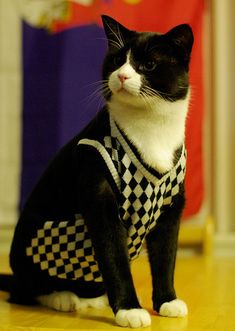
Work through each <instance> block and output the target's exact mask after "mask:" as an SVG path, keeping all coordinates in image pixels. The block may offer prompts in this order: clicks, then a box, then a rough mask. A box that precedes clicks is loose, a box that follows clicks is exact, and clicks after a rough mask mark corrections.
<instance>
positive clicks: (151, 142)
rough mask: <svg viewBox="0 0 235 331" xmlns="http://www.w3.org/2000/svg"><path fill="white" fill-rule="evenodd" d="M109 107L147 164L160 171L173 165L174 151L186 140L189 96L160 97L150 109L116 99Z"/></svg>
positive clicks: (165, 170)
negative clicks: (177, 99)
mask: <svg viewBox="0 0 235 331" xmlns="http://www.w3.org/2000/svg"><path fill="white" fill-rule="evenodd" d="M109 109H110V113H111V115H112V116H113V118H114V120H115V121H116V122H117V123H118V125H119V126H120V127H121V129H122V130H123V131H124V132H125V133H126V135H127V136H128V139H129V140H130V141H131V142H132V143H133V145H134V146H135V147H136V148H137V150H138V152H139V154H140V156H141V158H142V160H143V161H144V162H145V163H146V164H148V165H149V166H151V167H152V168H154V169H156V170H157V171H158V172H160V173H165V172H167V171H169V170H170V169H171V168H172V167H173V161H174V154H175V151H176V149H177V148H179V147H180V146H181V145H182V144H183V143H184V137H185V120H186V115H187V109H188V98H186V99H185V100H179V101H176V102H169V101H165V100H161V99H159V100H158V101H157V100H156V106H155V108H154V107H152V108H151V109H147V108H144V107H143V108H138V107H137V108H135V107H134V106H133V107H131V106H130V105H123V104H122V105H121V104H120V103H119V102H116V101H115V99H113V100H112V102H111V103H110V104H109Z"/></svg>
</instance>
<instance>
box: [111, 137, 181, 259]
mask: <svg viewBox="0 0 235 331" xmlns="http://www.w3.org/2000/svg"><path fill="white" fill-rule="evenodd" d="M114 141H115V140H114V139H113V138H110V139H108V137H106V140H105V143H106V144H107V147H108V148H107V151H108V152H109V154H110V156H111V158H112V160H113V162H115V164H117V166H118V169H119V174H120V181H121V185H120V187H121V197H120V209H119V210H120V218H121V219H122V221H123V222H124V224H125V226H126V227H127V229H128V251H129V256H130V259H134V258H136V257H137V256H138V255H139V253H140V250H141V247H142V244H143V242H144V239H145V236H146V235H147V233H148V232H149V231H150V230H151V229H152V228H153V227H154V226H155V225H156V222H157V219H158V218H159V216H160V215H161V212H162V209H163V207H164V206H167V205H170V204H171V202H172V199H173V197H174V196H175V195H177V194H178V193H179V190H180V184H182V182H183V180H184V177H185V164H186V155H185V150H184V147H183V151H182V155H181V158H180V160H179V162H178V163H177V165H176V166H175V167H174V168H173V169H172V170H171V171H169V172H168V173H167V174H166V175H164V176H163V177H162V178H160V179H158V178H157V177H155V182H153V180H149V179H148V178H146V173H148V170H147V169H144V168H143V167H141V168H142V169H140V167H139V168H138V167H137V166H136V164H135V162H133V160H132V159H131V158H130V155H128V153H126V151H124V149H123V147H122V146H121V145H119V146H118V153H117V151H116V150H115V149H116V143H113V142H114ZM143 169H144V171H143ZM151 179H153V176H152V174H151Z"/></svg>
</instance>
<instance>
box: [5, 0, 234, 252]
mask: <svg viewBox="0 0 235 331" xmlns="http://www.w3.org/2000/svg"><path fill="white" fill-rule="evenodd" d="M101 14H107V15H110V16H112V17H114V18H115V19H116V20H118V21H120V22H121V23H122V24H123V25H125V26H127V27H128V28H130V29H134V30H139V31H158V32H162V33H165V32H167V31H168V30H169V29H171V28H172V27H173V26H175V25H177V24H181V23H189V24H190V25H191V26H192V28H193V31H194V36H195V44H194V48H193V54H192V60H191V68H190V69H191V70H190V81H191V87H192V100H191V105H190V111H189V116H188V122H187V137H186V143H187V149H188V166H187V177H186V195H187V205H186V210H185V213H184V216H183V220H182V226H183V232H182V236H181V240H182V243H184V244H185V243H186V244H189V245H190V244H197V245H200V244H202V246H203V245H204V246H205V243H204V241H205V237H207V239H206V240H209V242H210V245H212V242H213V241H214V246H211V248H210V249H209V251H210V250H211V249H212V247H214V249H213V251H214V252H215V253H216V254H230V255H231V254H234V252H235V222H234V218H235V203H234V197H235V172H234V169H235V156H234V152H235V110H234V101H235V100H234V96H235V91H234V86H235V61H234V58H235V38H234V35H233V34H234V31H235V23H234V22H235V2H234V1H233V0H224V1H219V0H80V1H79V0H76V1H75V0H74V1H63V0H0V16H1V17H0V22H1V23H0V254H2V253H6V252H8V250H9V245H10V241H11V238H12V233H13V229H14V226H15V224H16V222H17V219H18V215H19V212H20V209H21V208H22V206H23V204H24V202H25V200H26V198H27V196H28V195H29V194H30V192H31V190H32V188H33V186H34V185H35V183H36V182H37V180H38V178H39V176H40V175H41V174H42V172H43V170H44V169H45V167H46V165H47V164H48V162H49V160H50V159H51V158H52V157H53V155H54V154H55V153H56V152H57V151H58V149H59V148H60V147H61V146H63V145H64V144H65V143H66V142H67V141H68V140H69V139H70V138H71V137H72V136H73V135H75V134H76V133H77V132H78V131H80V130H81V129H82V128H83V127H84V126H85V125H86V123H88V122H89V120H90V119H91V118H92V117H93V116H94V115H95V114H96V113H97V112H98V110H99V109H100V107H101V106H102V104H103V100H102V98H101V96H100V95H99V94H98V92H97V91H98V89H99V85H98V83H97V82H98V81H99V80H100V79H101V65H102V59H103V57H104V55H105V51H106V40H105V37H104V32H103V28H102V26H101V20H100V15H101ZM58 180H59V178H58ZM191 230H193V231H191ZM208 234H209V239H208Z"/></svg>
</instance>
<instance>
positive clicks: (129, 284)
mask: <svg viewBox="0 0 235 331" xmlns="http://www.w3.org/2000/svg"><path fill="white" fill-rule="evenodd" d="M103 22H104V27H105V31H106V35H107V38H108V43H109V50H108V53H107V56H106V58H105V60H104V65H103V79H104V80H105V79H108V77H109V75H110V73H112V72H113V71H114V70H116V69H117V68H118V67H120V66H121V65H122V64H124V62H125V60H126V52H127V50H129V49H131V51H132V58H131V65H132V66H133V67H134V69H135V70H136V71H137V72H139V73H141V74H142V75H144V77H145V79H146V81H147V82H148V85H149V86H150V87H151V88H152V89H154V90H156V91H157V93H158V95H160V97H161V98H163V99H165V100H168V101H170V102H172V103H173V102H175V101H176V100H179V99H184V98H185V97H186V95H187V93H188V88H189V84H188V69H189V68H188V67H189V59H190V53H191V48H192V43H193V36H192V32H191V29H190V27H189V26H188V25H180V26H178V27H176V28H174V29H172V30H171V31H169V32H168V33H166V34H163V35H160V34H154V33H147V32H146V33H138V32H134V31H130V30H128V29H126V28H125V27H123V26H122V25H120V24H117V22H116V21H115V20H113V19H111V18H109V17H107V16H103ZM117 27H118V29H119V32H120V33H121V35H122V37H123V40H124V46H123V47H122V48H121V49H120V48H119V47H117V40H116V41H115V37H114V34H113V31H117ZM153 61H155V62H154V63H157V67H156V68H154V70H153V67H154V64H153ZM104 95H105V98H106V99H107V100H108V101H110V100H111V98H112V92H111V91H110V90H107V89H106V90H105V92H104ZM108 119H109V111H108V109H107V107H104V109H103V110H101V111H100V112H99V113H98V115H97V116H96V118H95V119H93V120H92V121H91V123H90V124H89V125H88V126H87V127H86V128H85V129H84V130H83V131H82V132H81V133H80V134H79V135H78V136H76V137H75V138H73V139H72V140H71V141H70V142H69V143H68V144H67V145H66V146H65V147H64V148H62V150H61V151H60V152H59V153H58V154H57V156H56V157H55V159H54V160H53V161H52V162H51V164H50V165H49V167H48V168H47V170H46V171H45V173H44V175H43V176H42V178H41V179H40V180H39V182H38V184H37V186H36V187H35V189H34V190H33V192H32V194H31V195H30V197H29V198H28V201H27V202H26V204H25V207H24V209H23V211H22V213H21V216H20V219H19V222H18V224H17V226H16V230H15V236H14V240H13V243H12V247H11V254H10V263H11V268H12V270H13V274H14V276H13V277H7V278H6V277H5V278H4V277H3V276H1V277H0V288H2V289H3V290H7V291H10V292H11V301H12V302H16V303H23V304H25V303H30V304H31V303H33V302H34V299H35V297H36V296H38V295H41V294H47V293H51V292H53V291H62V290H67V291H72V292H74V293H76V294H77V295H78V296H80V297H96V296H100V295H102V294H103V293H105V292H107V294H108V298H109V303H110V305H111V307H112V309H113V311H114V313H116V312H117V311H118V310H120V309H129V308H139V307H140V303H139V301H138V299H137V295H136V291H135V288H134V285H133V280H132V275H131V272H130V265H129V264H130V263H129V257H128V251H127V245H126V240H127V239H126V228H125V227H124V226H123V223H122V222H121V220H120V217H119V211H118V205H119V200H118V195H119V192H118V190H117V187H116V186H115V185H114V184H113V180H112V178H111V175H110V173H109V171H107V168H106V167H105V164H104V162H103V160H102V159H101V158H100V156H99V154H98V153H97V151H96V150H95V149H94V148H90V149H89V148H87V147H86V146H83V145H80V146H79V148H78V146H77V143H78V141H79V140H81V139H82V138H89V139H93V140H97V139H99V137H100V136H105V134H106V132H107V134H108V128H107V125H106V124H107V122H108ZM127 138H130V139H131V137H127ZM174 152H175V163H176V162H177V161H178V159H179V151H178V152H177V151H174ZM135 153H138V152H136V151H135ZM138 157H139V159H141V155H138ZM155 172H156V170H155ZM158 176H159V177H161V175H160V174H158ZM183 206H184V187H183V185H181V189H180V192H179V193H178V194H177V196H175V197H174V200H173V202H172V204H171V205H170V206H169V207H168V208H167V209H166V210H164V212H163V213H162V214H161V216H160V217H159V219H158V223H157V226H156V227H155V228H154V229H153V230H152V231H151V232H150V233H149V234H148V235H147V237H146V242H147V248H148V255H149V261H150V265H151V271H152V283H153V296H152V299H153V306H154V309H155V310H156V311H159V308H160V306H161V305H162V304H163V303H164V302H167V301H171V300H173V299H175V298H176V293H175V290H174V284H173V283H174V282H173V278H174V267H175V258H176V250H177V238H178V230H179V221H180V216H181V213H182V210H183ZM78 212H81V213H82V215H83V217H84V219H85V222H86V225H87V227H88V230H89V234H90V236H91V239H92V243H93V246H94V250H95V256H96V259H97V261H98V265H99V269H100V272H101V274H102V277H103V282H102V283H95V282H94V283H93V282H84V281H79V280H66V279H59V278H57V277H51V276H49V275H48V273H47V272H46V271H40V270H39V268H38V267H37V266H35V265H34V264H33V263H32V261H31V259H29V257H27V256H26V255H25V247H26V246H27V245H28V243H29V241H30V240H31V238H32V233H33V231H35V227H36V228H37V227H39V226H40V224H43V223H42V222H43V221H44V220H45V219H47V220H57V219H59V220H61V221H62V220H68V219H70V220H73V219H74V215H75V214H76V213H78Z"/></svg>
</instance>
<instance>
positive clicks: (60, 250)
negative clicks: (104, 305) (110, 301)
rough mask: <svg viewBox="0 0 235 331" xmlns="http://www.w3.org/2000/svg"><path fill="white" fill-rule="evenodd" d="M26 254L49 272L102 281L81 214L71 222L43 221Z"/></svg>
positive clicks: (71, 277)
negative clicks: (42, 225)
mask: <svg viewBox="0 0 235 331" xmlns="http://www.w3.org/2000/svg"><path fill="white" fill-rule="evenodd" d="M26 254H27V256H31V257H32V258H33V262H34V263H36V264H39V265H40V268H41V270H47V271H48V273H49V275H50V276H58V277H60V278H67V279H78V278H80V279H83V280H85V281H93V280H95V281H102V277H101V275H100V273H99V269H98V265H97V262H96V261H95V257H94V251H93V248H92V242H91V239H90V237H89V233H88V231H87V228H86V225H85V224H84V220H83V218H82V216H81V215H76V220H75V222H71V221H69V222H59V223H58V222H51V221H50V222H45V224H44V227H43V228H42V229H39V230H37V234H36V237H35V238H33V239H32V240H31V245H30V246H29V247H27V250H26Z"/></svg>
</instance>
